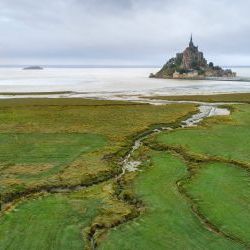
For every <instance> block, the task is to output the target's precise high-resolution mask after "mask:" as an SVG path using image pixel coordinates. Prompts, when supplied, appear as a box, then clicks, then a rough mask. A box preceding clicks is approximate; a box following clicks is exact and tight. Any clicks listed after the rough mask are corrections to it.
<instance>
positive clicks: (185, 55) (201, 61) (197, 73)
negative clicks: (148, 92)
mask: <svg viewBox="0 0 250 250" xmlns="http://www.w3.org/2000/svg"><path fill="white" fill-rule="evenodd" d="M150 77H155V78H178V79H181V78H183V79H185V78H193V79H203V78H209V77H210V78H211V77H222V78H233V77H236V73H234V72H232V70H230V69H227V70H224V69H222V68H221V67H219V66H214V64H213V63H211V62H210V63H209V64H208V63H207V60H206V59H205V58H204V56H203V53H202V52H200V51H199V49H198V46H195V45H194V43H193V37H192V35H191V38H190V42H189V46H188V47H187V48H186V49H185V50H184V51H183V52H182V53H177V54H176V57H174V58H171V59H170V60H169V61H168V62H167V63H166V64H165V65H164V66H163V67H162V69H161V70H160V71H159V72H157V73H156V74H151V75H150Z"/></svg>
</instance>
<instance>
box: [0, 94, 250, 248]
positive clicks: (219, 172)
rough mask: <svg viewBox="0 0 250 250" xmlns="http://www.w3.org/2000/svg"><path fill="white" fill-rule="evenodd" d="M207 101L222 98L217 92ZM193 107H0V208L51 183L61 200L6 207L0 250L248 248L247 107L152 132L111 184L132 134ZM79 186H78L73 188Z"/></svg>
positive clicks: (42, 196) (87, 103)
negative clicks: (130, 167)
mask: <svg viewBox="0 0 250 250" xmlns="http://www.w3.org/2000/svg"><path fill="white" fill-rule="evenodd" d="M197 98H198V99H199V98H200V97H197ZM204 98H205V97H204ZM207 98H210V97H207ZM213 98H215V99H216V98H217V100H218V101H225V97H224V95H220V96H217V97H213ZM226 98H229V97H228V96H227V97H226ZM237 98H238V100H239V96H237V95H235V96H231V97H230V98H229V99H230V101H232V100H233V99H234V100H235V101H236V99H237ZM229 99H227V100H228V101H229ZM196 109H197V108H196V107H195V105H192V104H173V105H172V104H171V105H166V106H152V105H147V104H136V103H128V102H120V101H119V102H116V101H97V100H84V99H22V100H21V99H16V100H14V99H12V100H1V101H0V197H1V200H2V201H5V199H6V197H11V195H13V194H17V195H20V196H22V191H25V190H26V191H27V192H29V190H32V189H34V190H38V191H39V190H41V191H42V188H45V189H46V187H59V189H57V191H56V192H59V193H53V192H52V191H51V190H47V189H46V190H47V192H45V191H42V192H41V193H38V194H37V195H35V196H34V195H33V196H27V197H24V198H22V199H21V200H19V201H18V202H17V203H16V204H6V211H5V212H2V213H1V214H0V249H1V250H7V249H10V250H14V249H20V250H31V249H38V250H39V249H41V250H43V249H69V250H71V249H72V250H73V249H74V250H75V249H76V250H77V249H91V246H92V244H96V248H97V249H131V250H133V249H145V250H147V249H157V250H158V249H159V250H161V249H190V250H191V249H247V247H246V245H247V244H249V242H250V240H249V239H250V235H249V234H250V231H249V229H248V228H249V226H250V225H249V219H248V218H249V215H248V214H249V212H248V210H249V202H250V201H249V195H250V190H249V146H250V139H249V138H250V137H249V136H248V135H249V126H250V125H249V124H250V108H249V105H247V104H245V105H233V107H232V108H231V109H232V110H233V113H232V115H231V116H230V117H214V118H209V119H207V120H206V121H204V122H203V123H202V125H200V126H199V127H196V128H188V129H181V128H178V129H175V130H173V131H168V132H161V133H159V134H157V135H154V136H150V137H149V138H148V139H147V140H146V141H145V145H143V146H141V147H140V149H139V150H137V151H135V152H134V154H133V158H134V159H135V160H140V161H141V162H143V164H142V166H141V167H140V168H141V170H142V171H138V172H132V173H126V174H125V175H124V176H123V177H122V178H121V179H118V180H117V179H116V178H115V176H116V174H117V173H118V171H119V164H118V163H119V162H120V161H121V159H122V158H121V157H122V156H124V154H125V152H127V150H128V149H129V148H130V147H131V145H132V142H133V140H134V139H135V138H136V137H137V136H138V135H139V134H141V133H142V132H145V131H148V130H149V129H153V128H156V127H157V125H162V124H165V125H166V124H168V125H169V124H175V125H176V124H179V122H180V120H182V119H184V117H186V116H188V115H189V116H190V115H191V113H193V112H195V111H196ZM163 146H165V147H163ZM169 148H171V150H170V151H169ZM184 153H185V154H186V155H185V154H184ZM187 155H192V157H187ZM212 157H213V158H212ZM229 161H235V164H236V165H233V164H229ZM104 180H105V181H104ZM77 185H82V186H83V185H88V187H86V188H85V189H82V190H75V189H73V187H76V186H77ZM67 187H68V189H67ZM39 188H40V189H39ZM65 191H66V192H65ZM17 197H18V196H17ZM7 200H8V199H7ZM204 218H205V220H206V221H205V220H204ZM230 236H232V237H231V239H230Z"/></svg>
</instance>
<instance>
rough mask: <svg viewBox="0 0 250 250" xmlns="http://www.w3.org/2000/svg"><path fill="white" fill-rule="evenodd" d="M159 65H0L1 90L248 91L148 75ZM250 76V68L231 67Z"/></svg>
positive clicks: (242, 85)
mask: <svg viewBox="0 0 250 250" xmlns="http://www.w3.org/2000/svg"><path fill="white" fill-rule="evenodd" d="M158 70H159V69H158V68H89V67H87V68H86V67H78V68H74V67H68V68H65V67H63V68H59V67H58V68H44V69H43V70H23V69H22V68H21V67H19V68H18V67H11V68H7V67H1V68H0V97H1V98H6V97H8V96H6V95H1V94H3V93H27V92H28V93H31V92H65V91H66V92H73V94H72V93H70V94H69V93H65V94H64V95H63V96H66V97H67V95H69V96H85V95H86V96H97V97H101V96H102V95H105V96H106V95H119V94H123V95H131V94H135V95H156V94H157V95H186V94H189V95H190V94H215V93H240V92H250V81H243V82H238V81H208V80H167V79H153V78H149V77H148V76H149V74H150V73H151V72H153V73H155V72H157V71H158ZM233 71H235V72H237V75H238V76H240V77H241V76H242V77H245V78H247V77H248V78H249V79H250V67H245V68H233Z"/></svg>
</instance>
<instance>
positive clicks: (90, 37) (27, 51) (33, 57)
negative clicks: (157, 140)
mask: <svg viewBox="0 0 250 250" xmlns="http://www.w3.org/2000/svg"><path fill="white" fill-rule="evenodd" d="M249 9H250V2H249V0H238V1H228V0H204V1H200V0H176V1H170V0H154V1H150V0H53V1H51V0H43V1H34V0H1V2H0V37H1V39H0V63H1V64H6V63H24V64H25V63H29V62H33V61H37V62H38V63H40V62H41V63H62V64H68V63H73V64H74V63H81V64H85V63H86V64H88V63H95V64H102V63H111V64H113V63H124V64H128V63H129V64H151V65H153V64H161V63H163V62H164V61H165V60H166V59H167V58H168V57H169V56H172V55H174V54H175V53H176V52H177V51H179V50H181V49H183V48H184V47H185V46H186V45H187V40H188V38H189V35H190V33H191V32H193V34H194V40H195V43H196V44H198V45H199V46H200V48H201V50H203V51H204V53H205V55H206V56H207V57H208V59H209V60H213V61H215V62H217V63H219V64H249V65H250V46H249V44H250V32H249V30H250V22H249V14H248V12H249Z"/></svg>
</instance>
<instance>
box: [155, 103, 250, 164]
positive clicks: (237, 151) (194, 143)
mask: <svg viewBox="0 0 250 250" xmlns="http://www.w3.org/2000/svg"><path fill="white" fill-rule="evenodd" d="M234 108H235V111H234V112H233V114H232V116H231V119H228V118H211V119H207V121H206V122H205V123H204V124H203V126H202V127H200V128H189V129H178V130H176V131H173V132H170V133H162V134H160V135H159V136H158V141H159V142H161V143H165V144H168V145H173V146H180V145H181V146H182V147H184V148H186V149H187V150H188V151H191V152H194V153H199V154H207V155H210V156H220V157H224V158H226V159H229V160H230V159H234V160H238V161H242V162H246V163H248V162H249V161H250V154H249V148H250V136H249V131H250V108H249V105H237V106H234Z"/></svg>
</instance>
